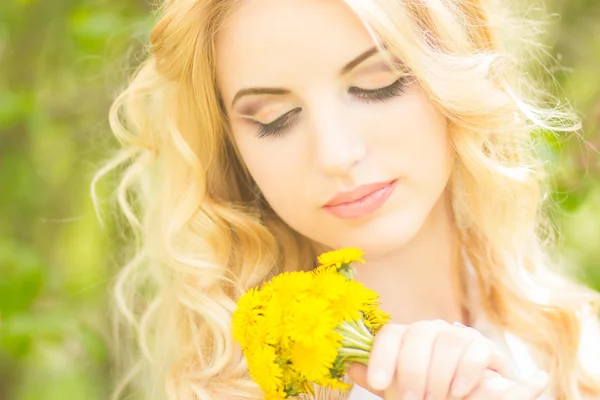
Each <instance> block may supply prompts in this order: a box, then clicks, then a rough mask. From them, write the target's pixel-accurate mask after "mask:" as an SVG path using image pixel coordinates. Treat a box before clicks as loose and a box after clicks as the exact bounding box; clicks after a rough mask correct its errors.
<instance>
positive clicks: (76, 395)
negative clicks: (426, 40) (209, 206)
mask: <svg viewBox="0 0 600 400" xmlns="http://www.w3.org/2000/svg"><path fill="white" fill-rule="evenodd" d="M546 4H547V12H548V13H558V14H560V15H561V18H560V19H559V18H554V19H553V23H552V24H550V25H548V26H545V29H547V31H548V32H547V34H546V35H545V36H544V38H543V42H544V43H545V44H546V45H547V47H546V48H545V49H546V50H547V51H548V52H549V53H550V54H551V55H553V56H555V57H557V58H558V59H559V60H560V62H561V65H563V67H564V68H562V69H560V70H556V71H554V72H555V73H556V76H557V78H558V81H559V83H560V85H561V86H562V87H563V90H564V94H565V95H566V96H567V97H568V98H569V99H571V101H572V103H573V105H574V107H575V108H576V109H577V110H578V111H579V113H580V115H581V116H582V118H583V120H584V124H585V134H584V137H583V138H580V137H577V136H570V137H569V136H564V137H560V138H554V137H552V136H548V137H547V138H546V143H545V146H543V154H544V157H545V158H546V159H547V161H548V163H549V165H550V166H551V167H553V168H556V171H557V172H556V173H555V174H554V176H553V184H554V186H555V188H556V191H555V194H554V198H555V200H556V201H557V203H558V204H559V205H560V207H559V208H558V209H557V210H556V211H555V212H554V213H553V218H554V221H555V223H556V225H557V226H558V227H559V230H560V232H561V236H562V239H563V241H562V242H563V244H562V250H563V254H564V255H565V258H566V259H567V260H569V261H571V262H573V263H574V264H575V265H577V266H578V267H580V268H579V269H577V271H575V272H576V274H577V277H578V278H579V279H581V280H583V281H584V282H585V283H587V284H588V285H590V286H592V287H595V288H596V289H600V268H599V263H600V262H599V261H598V260H600V246H598V244H599V243H600V210H597V209H596V206H597V205H598V204H600V156H599V155H598V153H597V150H596V149H598V148H600V133H599V128H600V2H599V1H597V0H549V1H547V2H546ZM150 10H151V8H150V6H149V2H148V1H144V0H37V1H36V0H0V399H14V400H29V399H32V400H33V399H35V400H39V399H44V400H46V399H47V400H54V399H61V400H71V399H87V400H92V399H108V398H109V388H110V382H111V364H110V359H109V356H108V351H107V344H106V343H107V338H108V337H109V335H110V328H109V324H108V312H107V298H108V287H109V285H110V283H111V277H112V276H113V274H114V272H115V270H116V268H118V264H119V261H118V260H120V257H118V256H115V254H116V252H115V251H114V250H115V249H116V248H117V247H118V246H116V245H115V243H116V242H118V241H119V238H121V239H122V237H123V235H122V234H118V233H117V230H118V229H117V228H116V224H115V223H114V221H115V219H114V218H111V215H110V213H109V214H108V215H107V217H108V218H107V222H108V223H107V226H106V228H105V229H104V230H103V229H101V227H100V224H99V223H98V221H97V218H96V215H95V213H94V209H93V206H92V202H91V199H90V194H89V184H90V180H91V177H92V175H93V173H94V171H95V169H96V168H97V167H98V166H99V162H100V160H101V159H102V158H103V157H105V156H106V155H107V154H108V152H109V151H110V150H111V149H113V148H114V147H115V146H116V143H115V142H114V140H113V138H112V137H111V135H110V133H109V129H108V125H107V122H106V115H107V109H108V107H109V104H110V101H111V99H112V98H113V97H114V96H115V94H116V93H117V91H118V88H119V87H121V85H122V84H123V83H124V82H125V81H126V78H127V76H128V75H129V74H130V73H131V71H132V66H134V65H135V63H136V60H139V59H141V58H142V56H143V46H144V43H146V40H147V35H148V32H149V29H150V26H151V24H152V18H153V16H152V14H151V13H150ZM583 139H584V140H583ZM108 181H109V183H108V185H107V186H108V189H106V188H105V189H104V190H103V193H102V195H108V194H109V189H110V179H109V180H108ZM115 238H116V239H115Z"/></svg>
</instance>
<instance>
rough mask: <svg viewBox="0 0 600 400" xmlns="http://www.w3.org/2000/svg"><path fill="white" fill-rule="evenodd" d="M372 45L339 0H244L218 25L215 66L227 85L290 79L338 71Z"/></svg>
mask: <svg viewBox="0 0 600 400" xmlns="http://www.w3.org/2000/svg"><path fill="white" fill-rule="evenodd" d="M372 46H373V41H372V39H371V37H370V36H369V34H368V33H367V31H366V29H365V28H364V26H363V25H362V23H361V21H360V19H359V18H358V17H357V16H356V15H355V14H354V13H353V11H352V10H351V9H350V8H349V7H348V6H347V5H346V4H345V3H344V1H342V0H247V1H244V2H242V3H241V4H240V6H239V7H238V8H237V9H236V10H234V11H233V13H232V15H231V17H230V18H229V19H228V20H227V21H226V22H225V24H224V25H223V26H222V27H221V30H220V31H219V35H218V38H217V45H216V50H217V54H216V55H217V70H218V73H219V75H220V78H222V79H223V80H225V81H227V86H230V85H234V86H237V85H241V84H244V85H274V84H277V83H278V82H277V81H281V80H283V81H288V83H289V78H290V77H292V78H294V77H298V76H299V75H302V76H307V77H308V76H311V77H312V78H313V79H314V78H316V77H317V76H319V75H323V74H331V73H336V74H337V73H338V72H339V68H341V66H342V65H343V64H345V63H346V62H348V61H350V60H351V59H352V58H354V57H356V56H357V55H358V54H360V53H361V52H362V51H364V50H366V49H368V48H370V47H372ZM300 72H301V74H299V73H300Z"/></svg>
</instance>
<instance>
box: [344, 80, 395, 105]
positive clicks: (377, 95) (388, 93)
mask: <svg viewBox="0 0 600 400" xmlns="http://www.w3.org/2000/svg"><path fill="white" fill-rule="evenodd" d="M405 81H406V77H402V78H400V79H398V80H396V81H395V82H394V83H392V84H391V85H389V86H386V87H383V88H381V89H375V90H367V89H361V88H358V87H350V88H349V89H348V92H350V93H351V94H353V95H355V96H356V97H358V98H359V99H361V100H365V101H367V102H382V101H386V100H388V99H391V98H392V97H396V96H399V95H400V94H401V93H402V92H404V87H405Z"/></svg>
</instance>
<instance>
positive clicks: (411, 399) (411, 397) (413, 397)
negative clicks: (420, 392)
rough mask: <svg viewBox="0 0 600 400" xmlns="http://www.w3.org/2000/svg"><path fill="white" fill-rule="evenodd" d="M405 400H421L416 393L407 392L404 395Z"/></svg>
mask: <svg viewBox="0 0 600 400" xmlns="http://www.w3.org/2000/svg"><path fill="white" fill-rule="evenodd" d="M402 399H403V400H419V396H417V394H416V393H415V392H406V393H404V397H403V398H402Z"/></svg>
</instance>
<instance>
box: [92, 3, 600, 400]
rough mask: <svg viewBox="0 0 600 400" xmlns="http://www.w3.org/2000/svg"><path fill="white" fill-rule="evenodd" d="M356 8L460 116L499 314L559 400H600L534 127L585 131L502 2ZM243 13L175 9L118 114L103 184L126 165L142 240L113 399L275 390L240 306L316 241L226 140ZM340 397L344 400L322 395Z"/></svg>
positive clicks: (123, 280) (458, 143) (579, 293)
mask: <svg viewBox="0 0 600 400" xmlns="http://www.w3.org/2000/svg"><path fill="white" fill-rule="evenodd" d="M345 2H346V3H347V6H348V7H350V8H351V10H352V11H353V12H354V13H355V14H356V15H357V16H359V18H360V19H361V21H362V22H363V23H364V26H365V27H366V28H367V30H368V31H369V33H370V34H371V36H372V37H373V40H374V41H375V43H376V44H377V45H378V46H380V47H384V46H385V48H386V51H387V52H389V53H390V54H392V55H393V56H395V57H397V58H398V59H401V60H403V62H404V64H405V65H406V66H407V67H408V68H409V69H410V70H411V73H412V74H413V75H414V76H415V77H416V79H417V80H418V81H419V83H420V85H421V86H422V87H423V88H424V90H425V91H426V92H427V93H428V95H429V97H430V98H431V101H432V102H433V103H434V104H435V105H436V106H437V107H438V108H439V109H440V110H441V111H442V112H443V113H444V115H445V116H446V117H447V120H448V124H449V132H450V133H449V134H450V137H451V140H452V143H453V145H454V149H455V151H456V158H457V163H456V166H455V169H454V171H453V174H452V177H451V181H450V188H451V189H452V190H451V192H452V195H453V205H454V214H455V218H456V221H457V224H458V229H459V231H460V241H461V244H462V246H463V248H464V250H465V252H466V254H467V256H468V258H469V259H470V260H471V261H472V263H473V266H474V269H475V272H476V277H477V281H478V285H479V286H480V289H482V290H485V293H487V296H484V298H483V299H482V301H483V304H482V306H483V310H484V311H485V313H486V316H487V317H488V318H489V319H490V320H491V321H492V322H493V323H495V324H496V325H498V326H499V327H501V328H503V329H508V330H510V331H511V332H512V333H514V334H515V335H517V336H518V337H520V338H521V339H523V340H524V341H525V342H527V343H528V344H529V345H530V346H531V348H532V349H534V353H535V356H536V358H537V360H538V361H539V362H540V363H541V364H542V365H544V366H545V368H547V370H548V371H549V372H550V375H551V378H552V379H551V382H553V383H552V384H553V388H552V389H553V390H554V391H555V393H556V394H557V398H558V399H569V400H580V399H584V398H587V397H593V398H599V397H600V378H599V377H600V373H597V372H593V371H594V370H595V371H598V365H597V364H598V363H600V360H597V359H595V360H591V362H589V363H586V359H585V357H584V352H583V351H582V349H583V348H585V346H588V344H586V343H584V342H583V341H582V340H583V339H582V340H580V338H581V337H582V334H581V332H582V326H583V325H582V324H583V321H584V320H585V319H586V318H595V317H596V315H595V314H596V311H597V306H598V304H599V299H598V295H597V294H595V293H593V292H592V291H590V290H587V289H585V288H582V287H579V286H577V285H574V284H571V283H569V282H567V281H566V280H565V279H563V278H561V277H560V275H559V274H557V273H556V271H555V268H554V267H553V265H554V264H555V263H554V262H553V261H552V259H551V257H550V256H549V255H548V254H550V253H549V250H548V246H547V244H548V243H550V242H551V239H552V230H551V229H549V228H548V226H549V225H548V223H547V221H546V218H545V216H544V209H543V208H542V207H541V205H542V204H543V201H544V200H545V193H546V192H545V189H544V188H545V177H544V171H543V168H542V165H541V163H540V161H539V160H538V157H537V156H536V154H535V141H536V138H535V134H536V133H537V132H540V131H542V130H546V131H547V130H551V131H557V130H558V131H560V130H563V131H564V130H566V131H568V130H577V129H578V121H577V118H576V117H574V116H573V115H572V113H571V112H569V110H565V109H558V108H555V107H541V106H540V104H541V102H539V101H538V102H537V103H534V102H533V100H532V99H533V95H534V94H535V95H536V96H538V100H539V91H537V90H532V88H533V86H532V85H531V84H529V83H526V82H525V81H524V80H523V76H524V74H521V73H520V72H519V71H520V68H519V66H520V64H519V63H518V62H517V61H519V60H520V57H521V55H519V54H517V55H515V54H516V53H515V52H514V51H513V52H509V51H508V50H507V48H508V47H510V48H511V50H514V48H513V47H512V46H513V45H514V44H515V43H516V42H515V43H512V44H510V46H507V43H510V42H507V41H506V40H505V38H506V36H504V32H502V30H501V27H502V26H506V25H505V24H506V23H507V22H506V21H508V20H507V19H506V18H508V16H507V15H504V14H500V13H498V12H495V13H491V12H490V11H489V8H490V7H493V6H494V5H493V4H491V2H487V1H485V0H428V1H425V0H405V1H389V0H346V1H345ZM238 3H242V1H241V0H166V1H164V4H162V6H161V7H160V9H159V10H158V13H159V19H158V21H157V23H156V25H155V26H154V28H153V30H152V33H151V37H150V47H149V54H148V57H147V59H146V60H145V61H144V62H143V63H142V64H141V66H140V67H139V68H138V70H137V71H136V73H135V75H134V76H133V79H132V80H131V82H130V83H129V85H128V86H127V87H126V88H125V90H124V91H123V92H122V93H121V94H120V95H119V96H118V98H117V99H116V100H115V102H114V104H113V106H112V108H111V110H110V124H111V127H112V130H113V132H114V134H115V135H116V137H117V138H118V140H119V141H120V143H121V144H122V149H121V150H120V151H119V152H118V154H117V155H116V156H115V158H114V159H112V160H110V162H109V163H107V165H106V166H105V167H103V168H102V169H101V170H100V171H99V172H98V175H97V176H96V179H95V180H94V185H95V184H96V182H97V181H98V180H99V179H101V178H102V177H103V176H105V175H106V174H108V173H109V172H111V171H113V170H118V171H120V172H122V175H121V178H120V181H119V182H120V183H119V185H118V190H117V191H116V193H117V196H116V197H117V199H118V204H119V206H120V209H121V210H122V212H123V214H124V216H125V218H126V219H127V221H128V222H129V223H130V224H131V226H132V228H133V231H134V232H135V234H136V235H135V240H133V242H134V243H133V245H134V247H135V256H134V257H133V258H132V259H131V261H129V262H128V263H127V264H126V265H125V266H124V267H123V268H122V269H121V271H120V272H119V274H118V277H117V279H116V284H115V291H114V293H115V296H114V300H115V307H114V310H115V314H116V317H117V320H118V324H117V325H116V327H117V330H116V337H117V338H119V341H118V343H121V344H118V343H115V353H116V355H117V358H118V359H119V360H120V361H122V367H123V369H122V371H121V373H122V376H121V377H122V379H121V380H120V384H119V385H118V387H117V388H116V389H115V393H114V397H113V398H114V399H117V398H121V397H123V398H124V397H125V396H126V395H127V394H133V393H143V395H142V398H144V399H170V400H175V399H177V400H186V399H190V400H191V399H202V400H208V399H215V398H216V399H260V398H262V393H261V391H260V390H259V388H258V387H257V386H256V384H254V383H253V382H252V381H251V379H250V378H249V375H248V372H247V366H246V363H245V360H244V358H243V355H242V353H241V350H240V348H239V347H238V346H237V345H236V344H235V343H234V342H233V340H232V337H231V334H230V326H229V323H230V320H231V314H232V312H233V310H234V307H235V303H236V300H237V298H238V297H239V296H240V295H241V294H242V293H243V292H244V291H245V290H247V289H248V288H250V287H253V286H255V285H257V284H259V283H261V282H263V281H265V280H267V279H269V278H270V277H271V276H273V274H276V273H279V272H281V271H286V270H299V269H305V270H306V269H310V268H312V267H313V265H314V261H315V259H316V254H315V253H314V248H315V247H314V246H313V243H311V241H310V240H309V239H307V238H305V237H302V236H301V235H299V234H298V233H296V232H294V231H293V230H292V229H291V228H290V227H289V226H287V225H286V224H285V223H284V222H283V221H282V220H281V219H280V218H279V217H278V216H277V215H276V214H275V213H274V212H273V210H272V209H271V208H270V206H269V204H268V203H267V202H266V201H265V200H264V198H263V197H261V195H260V191H259V190H258V188H257V186H256V184H255V182H253V180H252V178H251V177H250V175H249V173H248V171H247V170H246V168H245V166H244V165H243V162H242V161H241V159H240V157H239V154H238V151H237V149H236V147H235V145H234V143H233V141H232V140H231V137H230V134H229V131H228V123H227V117H226V115H225V112H224V108H223V107H222V104H221V102H220V96H219V92H218V90H217V86H216V77H215V38H216V37H217V35H218V32H219V27H220V26H221V24H222V23H223V21H224V20H225V19H226V18H227V17H228V16H229V15H230V13H232V12H235V9H236V6H238ZM504 5H505V4H504ZM499 10H506V7H503V8H501V9H499ZM492 15H493V16H495V18H496V19H495V20H492V18H491V16H492ZM500 18H503V19H502V20H501V19H500ZM510 26H511V28H513V29H514V27H515V25H510ZM498 193H502V196H498V195H497V194H498ZM94 198H95V199H96V201H98V200H97V197H96V196H95V194H94ZM586 310H587V311H586ZM590 345H591V344H590ZM334 396H335V397H338V398H344V395H343V394H341V393H337V394H334V393H331V392H328V391H326V390H319V391H318V393H317V395H316V397H317V398H330V399H331V398H334ZM586 396H587V397H586Z"/></svg>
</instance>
